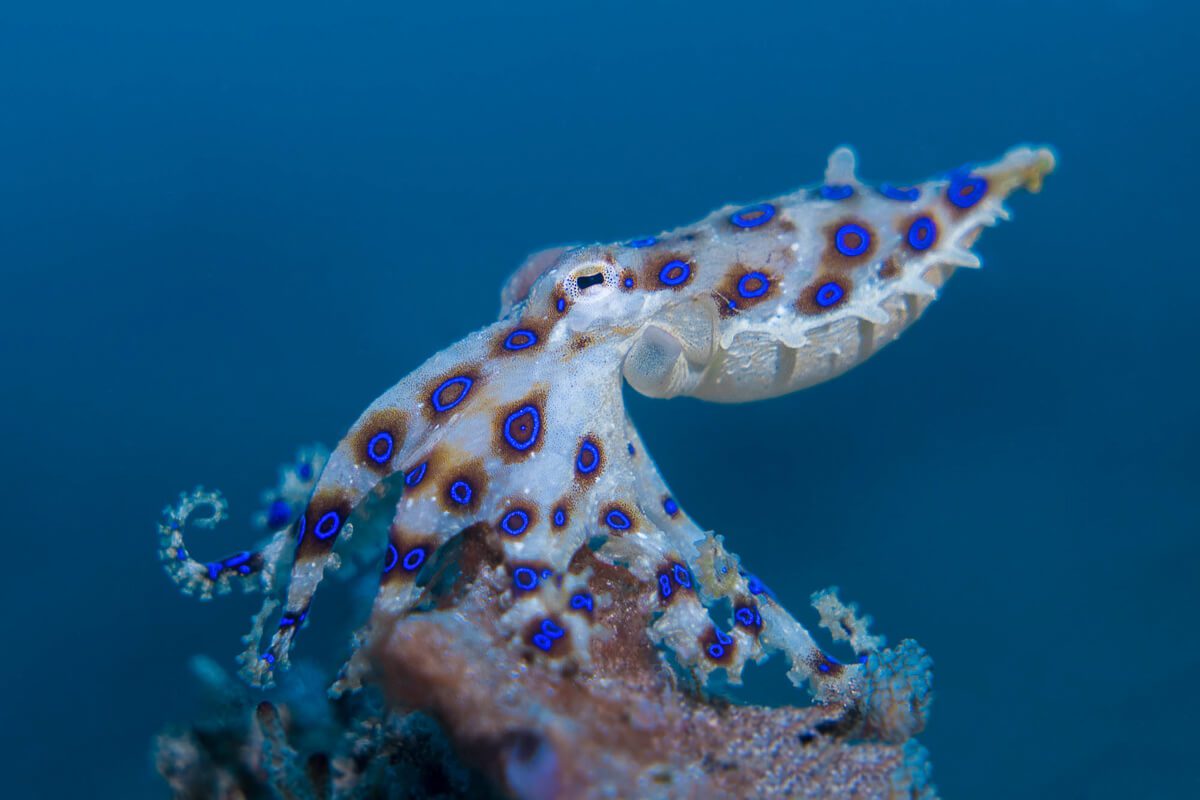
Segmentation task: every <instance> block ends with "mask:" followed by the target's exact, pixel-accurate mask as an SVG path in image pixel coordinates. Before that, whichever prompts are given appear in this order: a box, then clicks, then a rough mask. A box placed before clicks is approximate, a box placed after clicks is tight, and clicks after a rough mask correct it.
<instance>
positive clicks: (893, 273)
mask: <svg viewBox="0 0 1200 800" xmlns="http://www.w3.org/2000/svg"><path fill="white" fill-rule="evenodd" d="M902 271H903V269H902V267H901V264H900V257H899V256H897V255H896V254H895V253H892V254H891V255H890V256H888V257H887V258H886V259H885V260H884V262H883V264H882V265H881V266H880V267H879V277H881V278H883V279H884V280H885V281H890V280H891V279H893V278H899V277H900V273H901V272H902Z"/></svg>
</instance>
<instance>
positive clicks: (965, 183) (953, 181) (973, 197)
mask: <svg viewBox="0 0 1200 800" xmlns="http://www.w3.org/2000/svg"><path fill="white" fill-rule="evenodd" d="M987 190H988V182H987V178H985V177H983V176H982V175H972V174H970V173H968V172H956V173H954V174H953V175H951V176H950V185H949V186H947V187H946V197H947V198H949V200H950V202H951V203H953V204H954V205H956V206H958V207H959V208H970V207H971V206H973V205H975V204H976V203H978V202H979V201H980V200H982V199H983V196H984V195H985V194H987Z"/></svg>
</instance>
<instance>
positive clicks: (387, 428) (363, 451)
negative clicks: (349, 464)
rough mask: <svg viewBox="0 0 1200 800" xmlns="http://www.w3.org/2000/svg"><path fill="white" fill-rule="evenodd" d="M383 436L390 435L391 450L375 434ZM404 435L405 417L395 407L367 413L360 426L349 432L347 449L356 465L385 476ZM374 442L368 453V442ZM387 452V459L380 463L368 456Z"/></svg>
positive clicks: (406, 421)
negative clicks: (352, 454) (351, 453)
mask: <svg viewBox="0 0 1200 800" xmlns="http://www.w3.org/2000/svg"><path fill="white" fill-rule="evenodd" d="M381 433H385V434H388V435H389V436H391V448H390V449H389V448H388V447H387V440H386V438H384V437H380V438H376V437H378V436H379V434H381ZM407 433H408V415H407V414H405V413H404V412H403V411H401V410H400V409H398V408H381V409H379V410H378V411H373V412H371V414H370V416H368V417H367V418H366V419H365V420H363V421H362V424H361V425H358V426H356V427H355V429H354V430H353V431H351V432H350V435H349V437H348V438H349V439H350V450H351V452H353V453H354V459H355V462H356V463H357V464H359V465H360V466H363V467H366V468H367V469H369V470H371V471H372V472H374V473H376V474H378V475H383V476H387V475H390V474H391V473H392V469H391V463H392V459H394V458H395V457H396V454H397V453H399V452H400V449H401V448H402V447H403V446H404V437H405V436H406V435H407ZM372 440H374V445H375V446H374V448H373V452H372V448H371V443H372ZM384 453H387V457H386V458H385V459H383V461H382V462H381V461H377V460H376V458H374V457H372V456H376V457H377V456H379V455H382V454H384Z"/></svg>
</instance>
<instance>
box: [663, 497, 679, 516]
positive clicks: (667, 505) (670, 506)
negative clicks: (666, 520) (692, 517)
mask: <svg viewBox="0 0 1200 800" xmlns="http://www.w3.org/2000/svg"><path fill="white" fill-rule="evenodd" d="M663 511H665V512H667V515H668V516H671V517H673V516H675V515H676V514H678V513H679V504H678V503H676V502H675V501H674V500H672V499H671V498H670V497H668V498H665V499H664V500H663Z"/></svg>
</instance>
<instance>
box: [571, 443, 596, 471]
mask: <svg viewBox="0 0 1200 800" xmlns="http://www.w3.org/2000/svg"><path fill="white" fill-rule="evenodd" d="M585 454H587V455H590V456H591V457H592V460H591V461H590V462H588V463H586V464H585V463H584V461H583V457H584V455H585ZM598 466H600V448H598V447H596V445H595V443H594V442H593V441H592V440H591V439H584V440H583V444H581V445H579V455H577V456H576V457H575V468H576V469H577V470H579V471H580V472H582V473H583V474H584V475H589V474H591V473H592V472H595V471H596V467H598Z"/></svg>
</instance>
